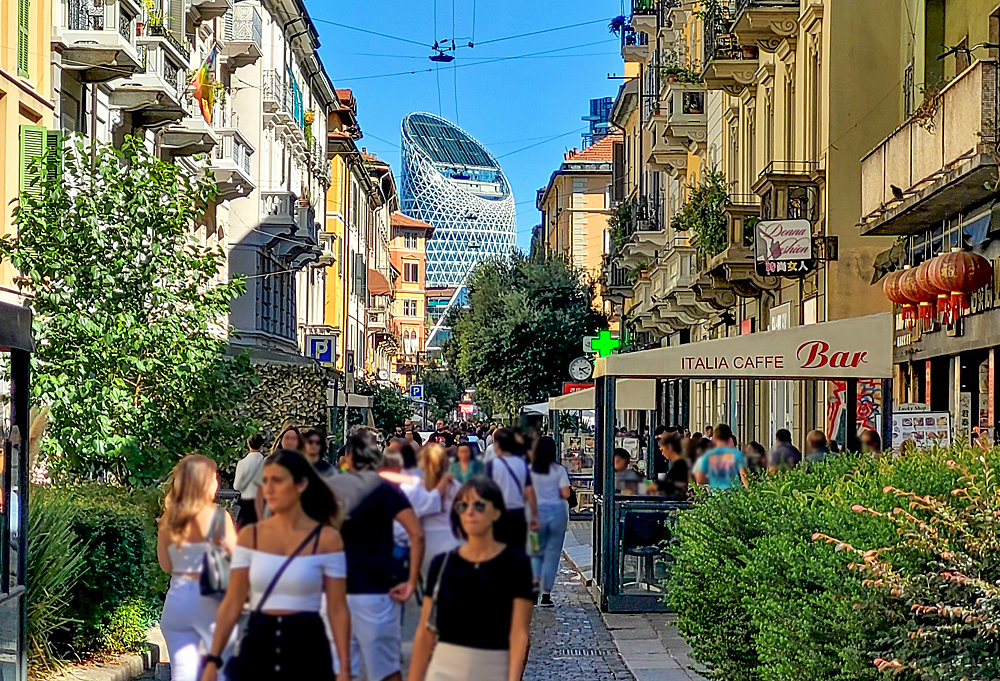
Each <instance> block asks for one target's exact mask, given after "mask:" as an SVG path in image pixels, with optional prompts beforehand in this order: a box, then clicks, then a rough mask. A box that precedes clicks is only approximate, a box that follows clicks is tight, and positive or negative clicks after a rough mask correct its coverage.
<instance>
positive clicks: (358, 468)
mask: <svg viewBox="0 0 1000 681" xmlns="http://www.w3.org/2000/svg"><path fill="white" fill-rule="evenodd" d="M380 460H381V453H380V452H379V450H378V449H376V448H374V447H370V446H368V444H367V443H366V442H364V441H363V440H360V439H358V438H351V440H350V441H349V442H348V445H347V447H346V463H347V471H346V472H345V473H343V474H341V475H337V476H334V477H333V478H332V479H331V480H330V487H331V488H332V489H333V491H334V494H335V495H336V496H337V501H338V503H340V504H341V506H342V507H343V513H344V518H345V519H344V523H343V525H342V526H341V528H340V533H341V535H342V536H343V538H344V553H345V555H346V558H347V604H348V606H349V607H350V610H351V668H352V671H356V670H360V668H361V663H362V661H363V663H364V668H365V671H366V673H367V677H368V678H369V679H371V680H372V681H402V675H401V671H400V664H399V660H400V649H401V646H402V630H401V623H402V611H401V609H402V604H403V603H405V602H406V601H407V600H408V599H409V598H410V596H411V595H413V592H414V590H415V589H416V586H417V580H418V578H419V576H420V566H421V564H422V561H423V558H424V533H423V530H422V529H421V527H420V520H419V519H418V518H417V515H416V513H414V512H413V508H412V507H411V506H410V502H409V501H408V500H407V498H406V495H405V494H403V491H402V490H401V489H400V488H399V486H398V485H395V484H393V483H391V482H388V481H386V480H385V479H383V478H382V477H381V476H379V474H378V473H377V472H376V469H377V468H378V465H379V463H380ZM393 521H398V522H399V523H400V524H401V525H402V526H403V527H404V528H405V529H406V532H407V534H409V536H410V570H409V574H400V569H399V567H398V565H399V563H398V561H397V559H396V558H395V557H394V556H393V549H394V547H395V542H394V541H393V532H392V529H393Z"/></svg>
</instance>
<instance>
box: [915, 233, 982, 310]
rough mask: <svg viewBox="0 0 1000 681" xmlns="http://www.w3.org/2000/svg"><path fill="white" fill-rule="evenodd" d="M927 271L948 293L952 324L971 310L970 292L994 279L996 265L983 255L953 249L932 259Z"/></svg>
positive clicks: (931, 278) (935, 285)
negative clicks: (966, 311)
mask: <svg viewBox="0 0 1000 681" xmlns="http://www.w3.org/2000/svg"><path fill="white" fill-rule="evenodd" d="M927 274H928V278H929V279H930V281H931V283H932V284H933V285H934V287H935V288H936V289H938V290H942V291H948V292H949V298H948V322H949V323H952V322H954V321H955V320H956V319H957V318H959V317H961V316H962V313H963V312H964V311H965V310H968V309H969V294H970V293H975V292H976V291H978V290H979V289H981V288H982V287H984V286H986V285H987V284H989V283H990V281H991V280H992V279H993V267H992V266H991V265H990V261H989V260H987V259H986V258H984V257H983V256H981V255H976V254H975V253H969V252H968V251H963V250H961V249H959V248H953V249H952V250H951V253H943V254H941V255H939V256H938V257H936V258H934V259H933V260H931V264H930V265H928V271H927Z"/></svg>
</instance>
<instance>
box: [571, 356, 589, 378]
mask: <svg viewBox="0 0 1000 681" xmlns="http://www.w3.org/2000/svg"><path fill="white" fill-rule="evenodd" d="M593 375H594V365H593V364H591V362H590V358H589V357H577V358H576V359H574V360H573V361H572V362H570V363H569V376H570V378H572V379H573V380H574V381H586V380H589V379H590V377H591V376H593Z"/></svg>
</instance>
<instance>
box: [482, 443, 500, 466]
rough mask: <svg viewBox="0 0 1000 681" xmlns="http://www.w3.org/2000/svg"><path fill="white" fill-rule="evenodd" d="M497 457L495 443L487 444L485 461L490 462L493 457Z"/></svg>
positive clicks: (484, 453)
mask: <svg viewBox="0 0 1000 681" xmlns="http://www.w3.org/2000/svg"><path fill="white" fill-rule="evenodd" d="M495 458H497V450H496V449H494V448H493V443H492V442H491V443H489V444H488V445H486V451H485V452H483V463H484V464H485V463H489V462H490V461H492V460H493V459H495Z"/></svg>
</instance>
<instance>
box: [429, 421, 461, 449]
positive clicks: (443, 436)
mask: <svg viewBox="0 0 1000 681" xmlns="http://www.w3.org/2000/svg"><path fill="white" fill-rule="evenodd" d="M434 428H435V430H434V432H433V433H431V436H430V437H429V438H427V441H428V442H433V443H435V444H439V445H441V446H442V447H444V448H445V449H451V448H452V447H454V446H455V436H454V435H453V434H452V433H451V432H450V431H449V430H448V428H447V427H445V425H444V421H443V420H441V419H438V421H437V423H436V424H435V427H434Z"/></svg>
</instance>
